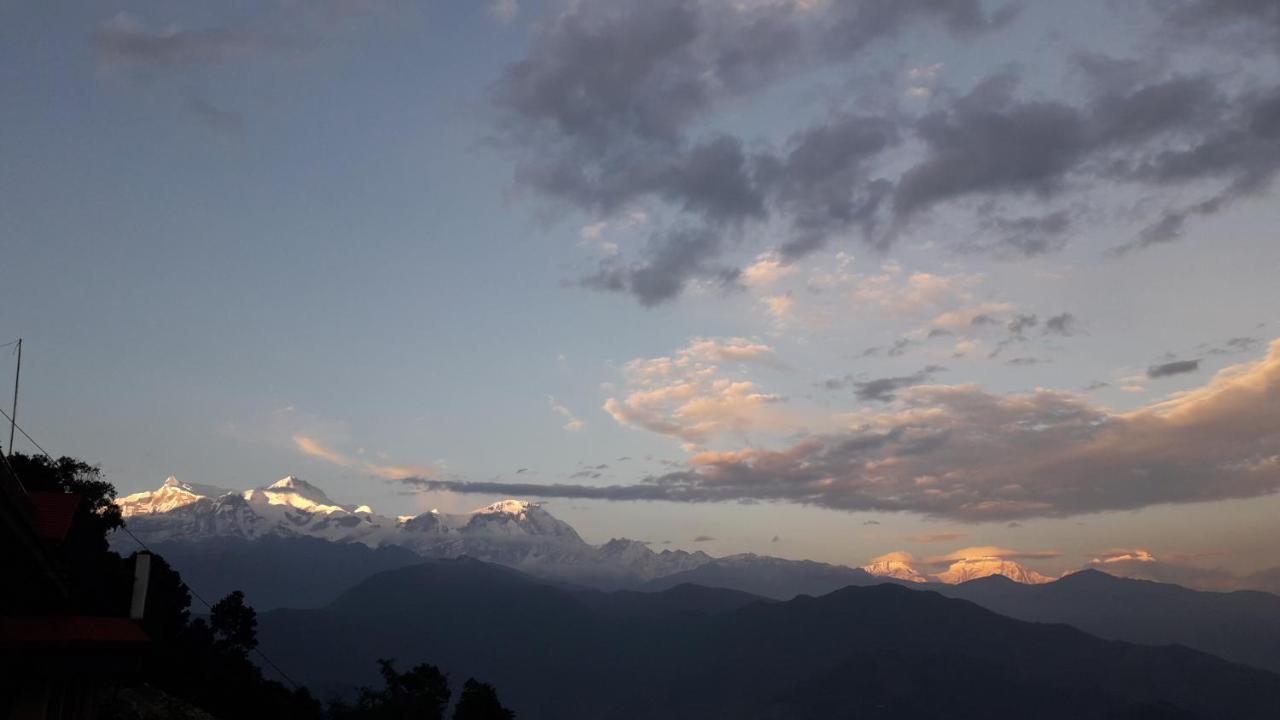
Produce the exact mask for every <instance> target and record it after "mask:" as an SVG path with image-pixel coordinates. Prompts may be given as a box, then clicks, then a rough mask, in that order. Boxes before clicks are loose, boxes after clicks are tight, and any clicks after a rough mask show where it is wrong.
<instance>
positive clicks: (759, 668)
mask: <svg viewBox="0 0 1280 720" xmlns="http://www.w3.org/2000/svg"><path fill="white" fill-rule="evenodd" d="M719 606H723V609H717V608H718V607H719ZM259 623H260V624H259V628H260V630H259V637H260V638H261V642H262V646H263V647H264V648H268V649H269V652H270V653H271V656H272V658H273V659H274V660H275V661H276V662H278V663H280V664H281V665H282V666H283V667H286V668H288V670H289V672H290V673H291V674H292V675H294V676H295V677H296V678H297V679H299V680H301V681H303V682H306V683H308V684H309V685H311V687H312V688H313V690H315V691H317V692H318V693H319V694H320V695H321V696H322V697H323V696H325V694H326V692H329V691H334V690H341V689H343V688H349V687H350V686H351V685H355V684H369V683H371V682H372V681H373V679H374V678H372V677H371V674H372V673H371V670H370V669H371V668H372V667H374V660H375V659H376V658H378V657H394V658H396V659H397V660H398V661H399V662H401V663H403V664H405V665H409V664H414V663H419V662H431V663H433V664H437V665H439V666H441V667H445V668H448V669H449V671H450V673H452V674H453V675H454V677H455V678H456V677H469V676H470V677H476V678H482V679H483V680H484V681H485V682H490V683H493V684H494V685H495V686H496V687H499V688H501V690H502V694H503V701H504V704H505V705H507V706H508V707H510V708H512V709H513V710H515V711H516V713H517V714H518V716H519V717H521V718H523V719H525V720H536V719H538V718H700V719H701V718H720V717H725V718H801V717H824V718H825V717H859V718H862V717H869V718H875V717H884V718H937V717H947V718H1006V717H1007V718H1027V717H1036V718H1063V719H1065V718H1073V719H1074V718H1156V717H1159V718H1227V717H1229V718H1242V719H1248V718H1259V719H1261V718H1267V719H1268V720H1271V719H1272V718H1274V717H1276V714H1275V711H1276V709H1277V708H1280V676H1277V675H1275V674H1272V673H1268V672H1265V671H1262V670H1257V669H1253V668H1248V667H1244V666H1240V665H1235V664H1232V663H1229V662H1227V661H1224V660H1220V659H1218V658H1215V657H1212V656H1209V655H1206V654H1203V653H1200V652H1197V651H1194V650H1190V649H1187V648H1181V647H1145V646H1139V645H1131V644H1126V643H1122V642H1116V641H1108V640H1102V639H1099V638H1096V637H1093V636H1090V635H1087V634H1085V633H1084V632H1081V631H1079V630H1076V629H1074V628H1070V627H1067V626H1064V625H1046V624H1035V623H1027V622H1022V621H1018V620H1014V619H1010V618H1007V617H1003V616H1000V615H997V614H995V613H993V612H990V611H988V610H985V609H983V608H980V607H978V606H977V605H974V604H972V603H970V602H966V601H963V600H958V599H952V598H946V597H943V596H941V595H939V594H937V593H933V592H928V591H919V590H910V589H907V588H903V587H899V586H895V585H878V586H873V587H848V588H845V589H842V590H839V591H836V592H833V593H830V594H827V595H825V596H822V597H818V598H814V597H809V596H801V597H798V598H795V599H793V600H791V601H787V602H759V601H754V600H753V599H751V598H749V597H745V596H742V595H740V594H725V593H723V592H721V593H718V594H706V593H704V592H702V591H699V590H697V589H694V588H688V587H681V588H675V589H673V590H670V591H665V592H657V593H652V594H650V595H648V596H645V595H644V594H639V593H630V594H625V595H623V596H621V598H620V599H618V598H615V599H605V598H601V597H600V596H599V595H598V594H596V593H594V592H592V591H586V592H584V591H574V590H566V589H562V588H557V587H554V586H551V585H547V584H544V583H541V582H539V581H536V580H533V579H531V578H529V577H527V576H524V575H521V574H520V573H518V572H516V571H513V570H509V569H506V568H501V567H497V566H493V565H487V564H485V563H481V562H478V561H474V560H468V559H462V560H454V561H439V562H429V563H425V564H420V565H416V566H412V567H406V568H400V569H397V570H391V571H388V572H384V573H380V574H378V575H375V576H373V577H370V578H369V579H367V580H365V581H364V582H362V583H360V584H359V585H358V586H356V587H354V588H352V589H351V590H349V591H347V592H345V593H343V594H342V595H341V596H340V597H339V598H338V599H337V600H336V601H335V602H333V603H332V604H330V605H329V606H328V607H325V608H323V609H312V610H276V611H273V612H269V613H264V614H263V615H262V616H261V617H260V619H259Z"/></svg>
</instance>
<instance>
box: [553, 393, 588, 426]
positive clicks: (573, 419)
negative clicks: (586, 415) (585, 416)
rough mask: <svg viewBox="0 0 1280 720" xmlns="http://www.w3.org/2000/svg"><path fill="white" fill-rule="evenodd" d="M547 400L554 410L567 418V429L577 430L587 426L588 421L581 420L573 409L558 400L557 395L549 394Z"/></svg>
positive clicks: (565, 424)
mask: <svg viewBox="0 0 1280 720" xmlns="http://www.w3.org/2000/svg"><path fill="white" fill-rule="evenodd" d="M547 402H549V403H550V404H551V411H552V412H554V413H556V414H558V415H560V416H561V417H563V418H564V419H565V423H564V429H565V430H568V431H569V432H577V431H579V430H582V429H583V428H585V427H586V426H587V424H586V423H584V422H583V421H581V420H579V419H578V418H577V416H576V415H574V414H573V411H572V410H570V409H569V408H567V407H565V406H564V405H561V404H560V403H558V402H556V399H555V397H553V396H551V395H548V396H547Z"/></svg>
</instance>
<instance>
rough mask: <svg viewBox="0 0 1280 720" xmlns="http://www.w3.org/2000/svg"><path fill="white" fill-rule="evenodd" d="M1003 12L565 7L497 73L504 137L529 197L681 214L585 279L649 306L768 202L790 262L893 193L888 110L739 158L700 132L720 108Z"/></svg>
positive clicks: (990, 21)
mask: <svg viewBox="0 0 1280 720" xmlns="http://www.w3.org/2000/svg"><path fill="white" fill-rule="evenodd" d="M1010 16H1011V13H1010V12H1008V11H1007V10H1005V11H1000V12H997V13H994V14H991V15H988V14H986V13H985V12H984V10H983V7H982V3H981V2H979V1H978V0H959V1H957V2H948V3H938V2H933V1H932V0H903V1H902V2H895V3H882V2H847V3H844V2H842V3H792V2H776V3H774V2H769V3H737V2H731V1H729V0H654V1H652V2H644V3H623V2H610V1H608V0H586V1H584V2H578V3H573V4H571V5H569V7H568V9H566V10H564V11H563V12H560V13H559V14H557V15H555V16H554V17H552V18H551V19H549V20H548V21H547V22H544V23H541V24H539V25H538V26H537V27H536V28H535V31H534V34H533V37H532V39H531V41H530V43H529V50H528V52H527V54H526V55H525V56H524V57H523V58H522V59H520V60H518V61H516V62H514V63H512V64H510V65H508V66H507V67H506V68H505V69H504V70H503V72H502V74H501V76H500V77H499V79H498V81H497V82H496V84H495V86H494V92H493V100H494V103H495V105H496V107H497V108H498V110H499V113H500V115H501V119H500V120H499V122H498V129H499V134H500V136H501V139H502V140H504V141H505V143H506V145H507V147H508V149H509V151H510V153H511V155H512V158H513V161H514V163H515V177H516V182H517V184H518V185H519V186H520V187H521V188H524V189H528V190H531V191H532V192H533V193H535V194H536V195H538V196H540V197H543V198H547V199H550V200H553V201H557V202H562V203H566V204H568V205H569V206H571V207H575V208H578V209H580V210H583V211H586V212H588V213H591V214H594V215H607V214H610V213H612V212H615V211H616V210H617V209H619V208H621V207H624V206H627V205H631V204H634V203H637V202H639V201H641V200H651V201H659V202H662V203H664V204H666V205H668V206H669V207H671V208H673V209H674V210H676V211H677V212H678V213H680V215H681V218H680V222H681V223H682V224H683V225H684V226H685V227H686V229H684V230H682V231H679V232H678V233H677V231H676V230H673V229H671V228H668V229H666V230H664V231H660V232H657V233H655V235H654V236H653V237H652V238H651V240H650V246H651V247H650V250H649V251H648V252H647V253H646V255H648V257H647V258H646V259H645V260H643V261H642V262H638V263H632V264H630V265H627V266H625V267H624V268H611V269H601V271H598V272H597V273H595V274H593V275H591V276H589V278H588V281H586V282H583V283H582V284H583V285H584V286H586V287H589V288H593V289H597V290H607V291H618V292H629V293H631V294H633V295H634V296H635V297H636V298H637V299H639V300H640V301H641V302H642V304H645V305H649V306H651V305H654V304H657V303H660V302H664V301H667V300H670V299H671V298H673V297H675V296H676V295H678V294H679V293H680V292H681V290H682V289H683V288H684V287H685V285H686V283H687V281H688V279H689V278H690V277H693V276H699V275H705V274H707V273H708V272H712V273H714V272H715V270H714V268H715V267H716V266H717V263H715V262H713V260H714V258H715V257H716V256H717V255H718V254H719V253H720V252H721V249H722V245H723V241H722V236H723V235H724V234H725V233H726V232H735V231H736V229H737V228H740V227H742V226H743V225H745V224H747V223H752V222H759V221H764V220H766V219H768V218H769V216H770V215H771V213H772V212H774V211H776V212H778V213H780V214H781V215H782V216H783V217H784V218H786V220H787V221H788V223H789V224H790V225H792V226H793V228H794V234H793V237H792V238H791V239H790V241H789V242H788V243H786V244H785V245H784V247H783V253H784V254H785V255H787V256H789V257H795V256H798V255H801V254H804V253H806V252H809V251H811V250H813V249H815V248H816V247H819V246H820V245H821V244H822V243H823V242H825V240H826V238H827V237H828V236H830V235H831V234H832V233H835V232H842V231H844V230H845V229H847V228H850V227H860V228H863V229H870V228H871V227H873V226H874V223H873V221H872V219H873V215H874V214H875V213H876V211H877V210H878V209H879V208H880V207H881V205H882V203H883V200H884V199H885V198H886V197H887V196H888V194H889V191H890V190H891V188H892V183H891V182H889V181H888V180H884V179H880V178H875V177H874V176H873V175H872V174H871V173H870V172H869V171H868V170H867V168H866V164H867V163H868V162H869V161H870V160H872V159H873V158H875V157H876V156H877V155H879V154H880V153H881V152H883V151H885V150H886V149H889V148H891V147H894V146H896V145H897V144H899V143H900V142H901V139H902V138H901V136H900V133H899V132H898V128H897V123H896V122H894V121H893V120H892V119H890V118H885V117H876V116H870V115H862V114H851V113H845V114H840V115H838V116H835V117H832V118H829V119H827V120H826V121H823V122H819V123H814V124H812V125H811V126H810V127H808V128H805V129H800V130H797V131H796V132H794V133H793V134H792V136H791V137H790V139H789V140H788V141H787V142H786V143H785V144H784V147H782V148H780V149H778V150H776V151H772V150H770V151H763V152H757V153H754V154H749V153H748V152H747V150H746V148H745V143H744V142H743V141H742V140H741V139H739V138H738V137H736V136H733V135H730V134H727V133H723V132H721V133H716V132H714V131H712V132H709V133H706V134H705V135H704V134H697V135H695V131H694V128H695V127H696V126H697V125H698V123H699V122H700V121H701V120H703V119H704V118H706V117H707V116H709V115H710V114H711V113H712V112H713V111H714V109H715V108H716V107H717V106H718V105H719V104H721V103H722V102H724V101H726V100H729V99H732V98H735V97H741V96H746V95H750V94H752V93H754V92H757V91H759V90H761V89H763V88H766V87H768V86H770V85H772V84H774V83H776V82H779V81H782V80H784V79H785V78H786V77H787V76H789V75H792V74H794V73H797V72H802V71H804V70H807V69H811V68H814V67H820V66H827V65H831V64H833V63H842V62H846V61H848V60H850V59H852V58H853V57H855V56H856V55H858V54H859V53H860V52H862V50H863V49H865V48H866V47H867V46H868V45H870V44H872V43H874V42H876V41H878V40H880V39H882V38H888V37H892V36H895V35H898V34H901V33H903V32H906V31H908V30H910V29H912V28H914V27H916V26H921V25H932V26H941V27H942V28H944V29H945V30H946V31H948V32H949V33H951V34H953V35H956V36H970V35H973V34H976V33H979V32H982V31H985V30H989V29H991V28H994V27H997V26H1000V25H1003V24H1004V23H1005V22H1007V21H1008V19H1009V18H1010ZM689 233H696V235H690V234H689ZM694 237H697V238H698V241H697V242H696V243H695V242H692V240H693V238H694ZM675 240H679V241H680V242H673V241H675ZM677 247H678V248H679V249H680V250H682V251H676V248H677ZM664 248H666V249H668V251H667V252H663V249H664ZM709 268H710V270H709ZM606 270H607V271H606ZM638 273H645V274H646V275H647V276H648V277H647V282H640V281H639V278H638V277H637V274H638Z"/></svg>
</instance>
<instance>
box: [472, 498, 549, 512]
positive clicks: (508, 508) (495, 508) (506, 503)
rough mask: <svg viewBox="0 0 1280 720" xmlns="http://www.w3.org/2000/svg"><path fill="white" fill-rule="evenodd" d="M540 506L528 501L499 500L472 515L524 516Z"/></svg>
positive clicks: (476, 510)
mask: <svg viewBox="0 0 1280 720" xmlns="http://www.w3.org/2000/svg"><path fill="white" fill-rule="evenodd" d="M537 507H539V505H537V504H535V503H531V502H528V501H526V500H499V501H498V502H496V503H493V504H490V505H485V506H484V507H482V508H477V509H475V510H472V511H471V514H472V515H489V514H493V513H498V514H503V515H523V514H525V513H526V512H528V511H529V510H530V509H531V508H537Z"/></svg>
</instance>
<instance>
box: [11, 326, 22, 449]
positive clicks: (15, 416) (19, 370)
mask: <svg viewBox="0 0 1280 720" xmlns="http://www.w3.org/2000/svg"><path fill="white" fill-rule="evenodd" d="M20 377H22V338H18V368H17V369H16V370H14V371H13V411H12V412H10V413H9V447H8V450H9V457H13V429H14V427H16V426H17V424H18V379H19V378H20Z"/></svg>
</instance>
